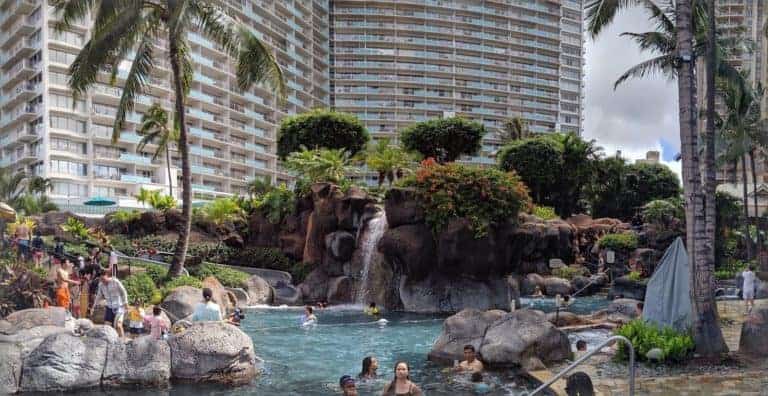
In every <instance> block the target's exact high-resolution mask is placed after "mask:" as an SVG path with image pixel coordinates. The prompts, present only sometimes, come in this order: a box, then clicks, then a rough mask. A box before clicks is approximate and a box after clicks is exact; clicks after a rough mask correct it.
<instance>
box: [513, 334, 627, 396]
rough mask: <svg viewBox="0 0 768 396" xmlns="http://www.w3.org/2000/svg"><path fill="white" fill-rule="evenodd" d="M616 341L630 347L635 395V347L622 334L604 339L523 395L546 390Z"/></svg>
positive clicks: (529, 395)
mask: <svg viewBox="0 0 768 396" xmlns="http://www.w3.org/2000/svg"><path fill="white" fill-rule="evenodd" d="M616 341H622V342H624V343H625V344H627V347H628V348H629V396H635V348H634V347H633V346H632V342H631V341H629V339H627V338H626V337H624V336H620V335H615V336H611V337H610V338H608V339H607V340H605V341H603V343H602V344H600V345H598V346H597V348H595V349H593V350H591V351H589V352H588V353H587V354H585V355H584V356H582V357H580V358H578V359H576V361H574V362H573V363H571V364H570V365H569V366H568V367H566V368H564V369H563V370H562V371H561V372H559V373H557V375H555V376H553V377H552V378H550V379H549V381H547V382H546V383H544V384H542V385H541V386H539V387H538V388H536V389H534V390H533V392H531V393H527V392H524V393H523V394H522V396H535V395H538V394H539V393H541V392H542V391H544V389H547V388H548V387H549V386H550V385H552V384H554V383H555V382H556V381H557V380H559V379H560V378H563V377H564V376H565V375H566V374H568V373H569V372H571V370H573V369H575V368H576V367H578V366H580V365H581V364H582V363H584V362H585V361H586V360H587V359H589V358H591V357H592V356H594V355H595V354H597V353H598V352H600V350H601V349H603V348H604V347H606V346H608V345H611V344H613V343H615V342H616Z"/></svg>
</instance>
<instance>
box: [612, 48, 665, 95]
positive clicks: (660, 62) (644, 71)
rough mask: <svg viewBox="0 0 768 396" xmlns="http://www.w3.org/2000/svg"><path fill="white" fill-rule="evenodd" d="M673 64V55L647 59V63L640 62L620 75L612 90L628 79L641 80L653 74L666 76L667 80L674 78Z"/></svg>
mask: <svg viewBox="0 0 768 396" xmlns="http://www.w3.org/2000/svg"><path fill="white" fill-rule="evenodd" d="M674 62H675V57H674V55H669V54H667V55H660V56H657V57H655V58H651V59H648V60H647V61H644V62H641V63H639V64H637V65H635V66H632V67H631V68H629V70H627V71H625V72H624V74H622V75H621V76H620V77H619V78H618V79H617V80H616V82H615V83H613V89H616V88H618V86H619V85H621V84H623V83H624V82H626V81H627V80H628V79H630V78H642V77H645V76H647V75H651V74H655V73H661V74H664V75H666V76H667V77H668V78H674V77H675V67H674Z"/></svg>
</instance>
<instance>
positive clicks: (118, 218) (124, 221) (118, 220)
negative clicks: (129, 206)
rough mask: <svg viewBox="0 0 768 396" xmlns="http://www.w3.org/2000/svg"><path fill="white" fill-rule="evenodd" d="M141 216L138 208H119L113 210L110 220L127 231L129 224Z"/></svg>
mask: <svg viewBox="0 0 768 396" xmlns="http://www.w3.org/2000/svg"><path fill="white" fill-rule="evenodd" d="M139 217H141V212H139V211H138V210H125V209H118V210H116V211H114V212H112V215H111V216H110V217H109V222H110V223H111V224H113V225H115V226H117V227H122V228H123V230H124V231H127V230H128V224H129V223H130V222H132V221H135V220H138V219H139Z"/></svg>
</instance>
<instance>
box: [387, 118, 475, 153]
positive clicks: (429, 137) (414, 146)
mask: <svg viewBox="0 0 768 396" xmlns="http://www.w3.org/2000/svg"><path fill="white" fill-rule="evenodd" d="M485 133H486V130H485V127H484V126H483V124H480V123H478V122H473V121H469V120H466V119H463V118H461V117H452V118H436V119H432V120H427V121H422V122H420V123H417V124H414V125H411V126H410V127H408V128H406V129H405V130H404V131H402V132H401V133H400V140H401V141H402V142H403V147H404V148H405V149H406V150H409V151H416V152H418V153H420V154H421V155H423V156H424V158H434V159H435V161H437V162H439V163H446V162H453V161H455V160H457V159H458V158H459V157H460V156H461V155H474V154H476V153H477V152H478V151H479V150H480V147H481V141H482V139H483V135H485Z"/></svg>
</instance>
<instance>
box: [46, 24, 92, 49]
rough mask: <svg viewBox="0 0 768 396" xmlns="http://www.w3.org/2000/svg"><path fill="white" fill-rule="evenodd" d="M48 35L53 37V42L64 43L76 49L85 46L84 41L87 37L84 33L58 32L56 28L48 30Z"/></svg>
mask: <svg viewBox="0 0 768 396" xmlns="http://www.w3.org/2000/svg"><path fill="white" fill-rule="evenodd" d="M48 34H49V35H50V36H51V39H52V40H56V41H63V42H65V43H67V44H71V45H73V46H76V47H80V46H82V45H83V39H84V37H85V36H84V35H83V34H82V33H77V32H72V31H69V30H62V31H58V30H56V29H55V28H54V27H49V28H48Z"/></svg>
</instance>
